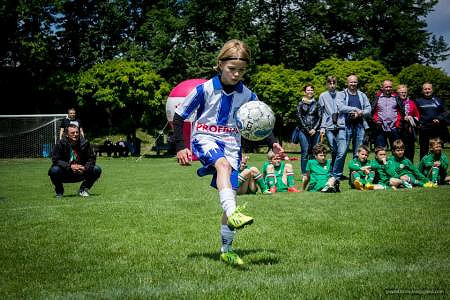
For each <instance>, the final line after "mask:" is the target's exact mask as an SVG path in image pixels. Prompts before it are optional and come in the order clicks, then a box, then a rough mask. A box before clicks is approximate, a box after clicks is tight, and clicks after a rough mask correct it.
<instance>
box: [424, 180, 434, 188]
mask: <svg viewBox="0 0 450 300" xmlns="http://www.w3.org/2000/svg"><path fill="white" fill-rule="evenodd" d="M423 187H425V188H432V187H435V186H434V185H433V183H432V182H431V181H428V182H427V183H424V185H423Z"/></svg>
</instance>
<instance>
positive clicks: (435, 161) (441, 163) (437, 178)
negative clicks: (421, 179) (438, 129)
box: [418, 138, 450, 187]
mask: <svg viewBox="0 0 450 300" xmlns="http://www.w3.org/2000/svg"><path fill="white" fill-rule="evenodd" d="M418 169H419V171H420V173H422V174H423V175H424V176H426V177H427V178H428V179H429V180H430V181H431V182H432V183H433V186H434V187H437V186H438V185H439V184H449V183H450V176H447V169H448V159H447V156H446V155H445V153H442V141H441V139H440V138H433V139H430V153H428V154H427V155H425V156H424V157H423V158H422V160H421V161H420V163H419V166H418Z"/></svg>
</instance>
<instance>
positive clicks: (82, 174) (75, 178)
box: [48, 124, 102, 198]
mask: <svg viewBox="0 0 450 300" xmlns="http://www.w3.org/2000/svg"><path fill="white" fill-rule="evenodd" d="M66 131H67V132H66V137H64V138H63V139H61V140H60V141H59V142H58V143H57V144H56V145H55V147H54V148H53V151H52V163H53V164H52V167H51V168H50V170H49V171H48V175H49V176H50V179H51V180H52V183H53V185H54V186H55V193H56V197H57V198H61V197H62V196H63V194H64V186H63V183H64V182H80V181H82V183H81V186H80V190H79V195H80V196H81V197H88V196H89V189H90V188H92V186H93V185H94V183H95V181H97V179H98V178H99V177H100V175H101V173H102V169H101V168H100V167H99V166H96V165H95V161H96V155H95V153H94V151H93V149H92V147H91V145H90V144H89V142H88V141H87V140H85V139H84V138H80V131H79V128H78V126H76V125H74V124H71V125H69V126H68V127H67V129H66Z"/></svg>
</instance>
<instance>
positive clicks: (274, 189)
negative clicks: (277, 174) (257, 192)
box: [269, 186, 277, 194]
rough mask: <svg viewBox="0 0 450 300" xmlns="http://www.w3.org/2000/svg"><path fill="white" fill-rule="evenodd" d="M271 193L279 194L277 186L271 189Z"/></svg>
mask: <svg viewBox="0 0 450 300" xmlns="http://www.w3.org/2000/svg"><path fill="white" fill-rule="evenodd" d="M269 191H270V192H271V193H272V194H275V193H276V192H277V187H276V186H273V187H271V188H270V189H269Z"/></svg>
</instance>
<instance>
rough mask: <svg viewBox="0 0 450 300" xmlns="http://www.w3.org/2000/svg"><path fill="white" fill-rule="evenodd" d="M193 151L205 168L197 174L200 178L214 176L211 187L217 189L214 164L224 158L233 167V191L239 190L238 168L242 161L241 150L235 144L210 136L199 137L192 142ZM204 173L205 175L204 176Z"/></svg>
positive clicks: (231, 176)
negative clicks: (208, 175)
mask: <svg viewBox="0 0 450 300" xmlns="http://www.w3.org/2000/svg"><path fill="white" fill-rule="evenodd" d="M192 151H193V153H194V154H195V156H197V157H198V159H199V160H200V162H201V163H202V164H203V166H204V167H203V168H201V169H199V170H198V171H197V173H198V174H199V176H203V175H207V174H208V173H209V174H213V179H212V181H211V186H213V187H215V188H217V185H216V177H217V173H216V172H215V168H214V164H215V163H216V161H217V160H218V159H219V158H222V157H224V158H225V159H226V160H227V161H228V162H229V163H230V165H231V168H232V171H231V175H230V181H231V185H232V187H233V189H237V188H238V175H239V172H238V171H237V170H238V166H239V164H240V161H241V148H240V146H238V145H236V144H235V143H226V142H224V141H223V140H220V139H217V138H215V137H213V136H209V135H201V136H200V135H197V136H196V137H195V138H194V139H193V140H192ZM202 173H203V174H202Z"/></svg>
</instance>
